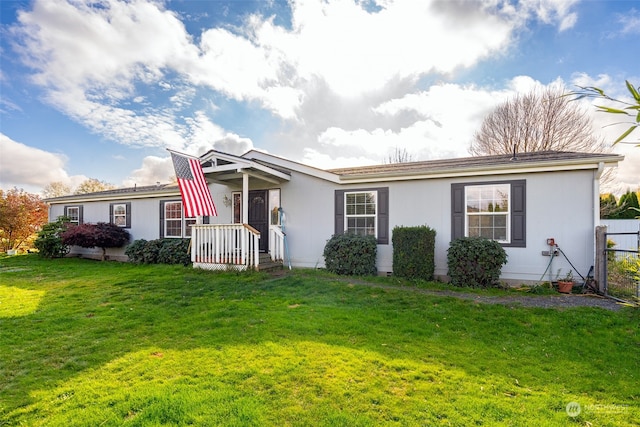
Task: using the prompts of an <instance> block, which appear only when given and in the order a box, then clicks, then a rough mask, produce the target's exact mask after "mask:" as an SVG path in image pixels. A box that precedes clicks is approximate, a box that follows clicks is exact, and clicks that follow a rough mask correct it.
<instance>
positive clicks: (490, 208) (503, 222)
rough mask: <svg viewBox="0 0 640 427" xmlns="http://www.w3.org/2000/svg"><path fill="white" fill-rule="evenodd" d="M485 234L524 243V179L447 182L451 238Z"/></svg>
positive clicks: (519, 244)
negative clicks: (449, 199) (449, 193)
mask: <svg viewBox="0 0 640 427" xmlns="http://www.w3.org/2000/svg"><path fill="white" fill-rule="evenodd" d="M459 237H485V238H487V239H492V240H495V241H497V242H499V243H500V244H502V245H503V246H512V247H525V246H526V181H525V180H513V181H494V182H475V183H460V184H452V185H451V239H452V240H453V239H456V238H459Z"/></svg>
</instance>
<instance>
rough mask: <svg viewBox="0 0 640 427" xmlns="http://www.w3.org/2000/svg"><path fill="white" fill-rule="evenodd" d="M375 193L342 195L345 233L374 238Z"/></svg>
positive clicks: (347, 193) (348, 193)
mask: <svg viewBox="0 0 640 427" xmlns="http://www.w3.org/2000/svg"><path fill="white" fill-rule="evenodd" d="M377 198H378V192H377V191H359V192H345V193H344V207H345V215H344V222H345V224H344V229H345V231H346V232H347V233H353V234H358V235H361V236H376V237H377V233H376V213H377V212H376V211H377V209H376V208H377V202H376V201H377Z"/></svg>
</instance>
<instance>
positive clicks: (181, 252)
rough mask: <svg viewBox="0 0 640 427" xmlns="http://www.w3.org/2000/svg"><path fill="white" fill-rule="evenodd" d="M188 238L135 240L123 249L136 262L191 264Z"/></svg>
mask: <svg viewBox="0 0 640 427" xmlns="http://www.w3.org/2000/svg"><path fill="white" fill-rule="evenodd" d="M190 242H191V240H190V239H156V240H145V239H139V240H135V241H134V242H133V243H131V244H130V245H129V246H127V249H126V250H125V251H124V253H125V254H126V255H127V256H128V257H129V261H130V262H134V263H137V264H182V265H184V266H187V265H189V264H191V255H190V253H189V243H190Z"/></svg>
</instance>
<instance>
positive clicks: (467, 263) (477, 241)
mask: <svg viewBox="0 0 640 427" xmlns="http://www.w3.org/2000/svg"><path fill="white" fill-rule="evenodd" d="M506 263H507V253H506V252H505V251H504V249H503V248H502V246H500V244H499V243H498V242H496V241H494V240H489V239H485V238H482V237H461V238H459V239H456V240H454V241H452V242H451V245H450V246H449V250H448V251H447V264H448V267H449V272H448V274H449V278H450V279H451V284H453V285H455V286H471V287H474V288H475V287H481V288H486V287H490V286H493V285H496V284H497V283H498V279H499V278H500V271H501V270H502V266H503V265H504V264H506Z"/></svg>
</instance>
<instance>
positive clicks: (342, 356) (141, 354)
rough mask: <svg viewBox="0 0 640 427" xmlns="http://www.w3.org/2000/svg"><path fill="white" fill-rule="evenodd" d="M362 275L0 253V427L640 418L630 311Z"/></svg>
mask: <svg viewBox="0 0 640 427" xmlns="http://www.w3.org/2000/svg"><path fill="white" fill-rule="evenodd" d="M361 280H362V279H358V280H356V279H353V280H351V281H349V280H344V278H337V277H334V276H331V275H329V274H326V273H319V272H314V271H304V270H301V271H294V272H293V273H292V274H290V275H287V276H285V277H282V278H277V279H274V278H270V277H268V276H264V275H260V274H235V273H211V272H205V271H197V270H193V269H190V268H183V267H175V266H138V265H130V264H121V263H112V262H105V263H100V262H95V261H88V260H79V259H63V260H53V261H48V260H41V259H39V258H37V257H36V256H32V255H27V256H16V257H10V258H0V378H2V381H1V382H0V426H4V425H28V426H40V425H42V426H120V425H126V426H155V425H198V426H201V425H202V426H207V425H225V426H251V425H255V426H268V425H277V426H281V425H292V426H293V425H295V426H299V425H301V426H305V425H308V426H315V425H327V426H374V425H398V426H402V425H407V426H413V425H454V426H469V425H491V426H493V425H504V426H528V425H537V426H558V425H593V426H631V425H636V424H635V422H636V421H637V420H638V419H640V385H639V384H640V369H638V366H640V334H639V325H640V311H638V310H637V309H632V308H625V309H622V310H620V311H617V312H611V311H606V310H603V309H597V308H573V309H540V308H513V307H507V306H502V305H490V304H486V305H485V304H474V303H473V302H472V301H466V300H460V299H457V298H453V297H447V296H444V295H437V294H436V295H431V294H426V293H424V292H417V291H415V289H423V288H425V287H426V288H430V289H434V290H437V289H442V288H443V285H441V284H434V285H429V284H424V283H423V284H420V287H419V288H414V287H413V286H411V285H410V284H408V283H405V282H402V281H399V280H397V279H393V278H385V279H382V278H374V279H372V281H373V282H374V283H375V284H376V285H377V286H375V287H372V286H365V285H363V284H362V283H361ZM380 285H383V286H384V287H381V286H380ZM387 285H388V286H387ZM499 292H503V294H504V295H509V294H511V293H512V292H511V293H510V292H508V291H498V290H492V291H491V293H492V294H497V293H499ZM518 295H521V293H519V294H518ZM569 402H578V403H579V404H580V405H581V408H582V412H581V413H580V415H579V416H577V417H575V418H571V417H569V416H568V415H567V412H566V410H565V408H566V406H567V404H568V403H569ZM589 423H590V424H589Z"/></svg>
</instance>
